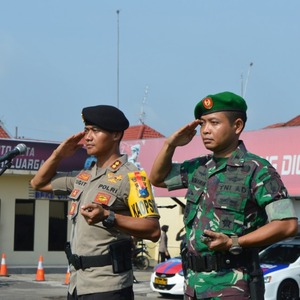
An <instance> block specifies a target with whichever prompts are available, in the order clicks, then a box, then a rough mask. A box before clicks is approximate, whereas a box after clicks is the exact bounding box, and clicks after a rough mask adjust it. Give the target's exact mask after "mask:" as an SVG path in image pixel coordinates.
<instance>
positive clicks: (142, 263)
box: [136, 255, 150, 270]
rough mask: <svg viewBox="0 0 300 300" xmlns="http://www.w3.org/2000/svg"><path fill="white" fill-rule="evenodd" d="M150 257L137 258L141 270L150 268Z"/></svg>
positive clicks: (137, 265)
mask: <svg viewBox="0 0 300 300" xmlns="http://www.w3.org/2000/svg"><path fill="white" fill-rule="evenodd" d="M149 264H150V262H149V259H148V257H146V256H142V255H141V256H138V257H137V258H136V267H137V268H138V269H140V270H146V269H148V268H149Z"/></svg>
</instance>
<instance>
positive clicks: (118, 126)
mask: <svg viewBox="0 0 300 300" xmlns="http://www.w3.org/2000/svg"><path fill="white" fill-rule="evenodd" d="M82 119H83V122H84V123H85V125H95V126H97V127H99V128H102V129H104V130H107V131H124V130H125V129H127V128H128V127H129V122H128V120H127V118H126V117H125V115H124V113H123V112H122V111H120V110H119V109H118V108H116V107H114V106H110V105H97V106H89V107H85V108H83V110H82Z"/></svg>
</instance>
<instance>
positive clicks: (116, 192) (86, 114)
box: [31, 105, 160, 300]
mask: <svg viewBox="0 0 300 300" xmlns="http://www.w3.org/2000/svg"><path fill="white" fill-rule="evenodd" d="M82 118H83V121H84V124H85V127H84V131H83V132H79V133H77V134H75V135H73V136H71V137H70V138H68V139H67V140H65V141H64V142H63V143H62V144H60V145H59V146H58V147H57V149H56V150H54V151H53V153H52V154H51V156H50V157H49V158H48V159H47V160H46V161H45V163H44V164H43V165H42V166H41V168H40V169H39V171H38V172H37V174H36V175H35V176H34V178H33V179H32V181H31V184H32V187H33V188H35V189H38V190H41V191H47V192H51V191H53V192H55V193H57V194H61V193H67V194H69V198H70V200H71V203H70V211H69V219H70V220H71V222H72V230H71V237H70V243H67V247H66V254H67V258H68V261H69V263H70V271H71V276H70V285H69V288H68V299H87V300H88V299H107V300H116V299H118V300H119V299H124V300H125V299H126V300H128V299H129V300H130V299H134V295H133V289H132V285H133V274H132V265H131V236H135V237H138V238H142V239H149V240H151V241H154V242H156V241H158V240H159V237H160V226H159V214H158V211H157V208H156V204H155V202H154V199H153V195H152V191H151V186H150V183H149V180H148V178H147V174H146V173H145V171H140V170H138V168H137V167H136V166H135V165H134V164H132V163H130V162H128V161H127V156H126V155H123V154H121V153H120V149H119V146H120V142H121V139H122V137H123V133H124V130H125V129H127V128H128V126H129V122H128V120H127V118H126V117H125V115H124V114H123V112H122V111H120V110H119V109H118V108H116V107H113V106H109V105H98V106H92V107H85V108H84V109H83V110H82ZM82 141H84V146H85V148H86V151H87V154H88V155H91V156H94V157H95V158H96V159H97V161H96V163H95V164H92V167H91V169H88V170H86V169H83V170H82V171H80V172H78V171H77V172H75V171H74V172H70V173H58V172H57V168H58V165H59V163H60V162H61V161H62V160H63V159H64V158H66V157H69V156H71V155H73V154H74V153H75V151H76V150H77V149H78V148H80V147H82Z"/></svg>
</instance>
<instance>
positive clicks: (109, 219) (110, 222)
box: [102, 210, 116, 228]
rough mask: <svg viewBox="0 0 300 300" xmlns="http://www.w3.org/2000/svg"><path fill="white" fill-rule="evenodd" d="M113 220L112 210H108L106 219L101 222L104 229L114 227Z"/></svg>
mask: <svg viewBox="0 0 300 300" xmlns="http://www.w3.org/2000/svg"><path fill="white" fill-rule="evenodd" d="M115 220H116V217H115V213H114V212H113V211H112V210H110V211H109V215H108V217H107V218H106V219H104V220H103V221H102V224H103V226H105V227H106V228H112V227H114V225H115Z"/></svg>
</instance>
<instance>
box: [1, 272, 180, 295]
mask: <svg viewBox="0 0 300 300" xmlns="http://www.w3.org/2000/svg"><path fill="white" fill-rule="evenodd" d="M9 270H11V273H8V275H9V276H1V277H0V300H42V299H45V300H46V299H48V300H63V299H66V294H67V285H65V279H66V271H67V270H64V268H60V269H59V272H58V271H57V269H56V268H53V267H52V268H48V267H45V268H44V273H45V281H36V280H35V277H36V270H37V269H36V268H30V267H27V268H24V267H23V268H16V269H15V270H12V268H11V269H9ZM53 271H56V272H53ZM151 272H152V267H151V268H149V269H148V270H146V271H141V270H135V271H134V274H135V277H136V279H137V280H138V283H135V284H134V286H133V289H134V294H135V299H136V300H142V299H145V298H147V299H149V300H151V299H164V297H163V296H161V295H160V294H158V293H156V292H153V291H152V290H151V289H150V285H149V282H150V276H151ZM168 299H182V297H180V298H178V297H174V298H172V297H171V298H170V297H168Z"/></svg>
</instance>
